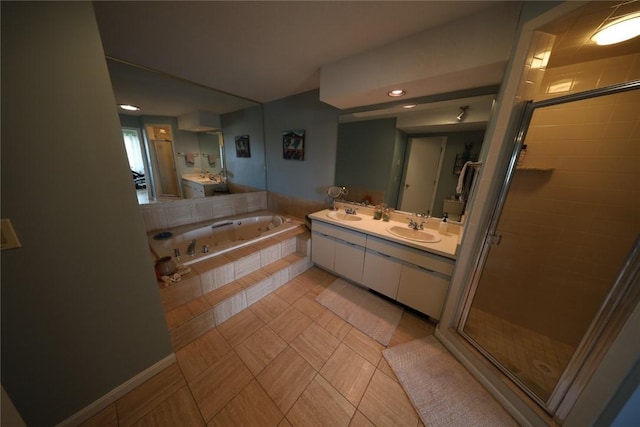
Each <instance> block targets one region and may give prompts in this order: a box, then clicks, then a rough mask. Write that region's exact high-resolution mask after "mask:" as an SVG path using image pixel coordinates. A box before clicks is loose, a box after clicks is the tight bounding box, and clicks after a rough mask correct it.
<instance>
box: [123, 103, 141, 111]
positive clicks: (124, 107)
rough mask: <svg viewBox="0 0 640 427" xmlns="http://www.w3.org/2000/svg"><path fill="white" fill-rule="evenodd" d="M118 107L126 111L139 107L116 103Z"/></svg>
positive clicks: (138, 108) (135, 109)
mask: <svg viewBox="0 0 640 427" xmlns="http://www.w3.org/2000/svg"><path fill="white" fill-rule="evenodd" d="M118 107H120V108H122V109H123V110H127V111H138V110H140V107H138V106H136V105H131V104H118Z"/></svg>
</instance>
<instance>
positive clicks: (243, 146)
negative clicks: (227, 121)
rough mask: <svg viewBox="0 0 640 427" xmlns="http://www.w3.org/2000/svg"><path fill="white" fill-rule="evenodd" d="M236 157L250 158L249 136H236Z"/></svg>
mask: <svg viewBox="0 0 640 427" xmlns="http://www.w3.org/2000/svg"><path fill="white" fill-rule="evenodd" d="M235 139H236V157H251V144H250V142H249V135H240V136H236V138H235Z"/></svg>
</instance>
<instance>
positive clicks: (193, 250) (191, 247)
mask: <svg viewBox="0 0 640 427" xmlns="http://www.w3.org/2000/svg"><path fill="white" fill-rule="evenodd" d="M195 254H196V239H193V240H192V241H191V243H189V246H187V255H195Z"/></svg>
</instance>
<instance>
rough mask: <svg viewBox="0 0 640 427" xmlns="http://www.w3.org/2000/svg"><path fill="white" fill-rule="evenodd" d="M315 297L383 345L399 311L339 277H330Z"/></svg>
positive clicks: (388, 336) (396, 321)
mask: <svg viewBox="0 0 640 427" xmlns="http://www.w3.org/2000/svg"><path fill="white" fill-rule="evenodd" d="M316 301H318V302H319V303H320V304H322V305H324V306H325V307H327V308H328V309H329V310H331V311H333V312H334V313H335V314H337V315H338V316H340V317H342V318H343V319H344V320H346V321H347V322H349V323H350V324H351V325H352V326H354V327H355V328H358V329H360V330H361V331H362V332H364V333H365V334H367V335H369V336H370V337H371V338H373V339H374V340H376V341H378V342H379V343H380V344H382V345H384V346H386V345H388V344H389V341H391V336H392V335H393V332H394V331H395V329H396V326H398V322H399V321H400V317H401V316H402V311H403V310H402V307H399V306H397V305H395V304H393V303H391V302H388V301H385V300H384V299H382V298H380V297H378V296H375V295H374V294H372V293H370V292H369V291H367V290H366V289H364V288H361V287H359V286H356V285H354V284H351V283H349V282H347V281H346V280H343V279H337V280H336V281H334V282H333V283H332V284H331V285H330V286H329V287H328V288H327V289H325V290H324V291H322V293H321V294H320V295H318V296H317V297H316Z"/></svg>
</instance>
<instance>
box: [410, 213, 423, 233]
mask: <svg viewBox="0 0 640 427" xmlns="http://www.w3.org/2000/svg"><path fill="white" fill-rule="evenodd" d="M414 216H416V214H412V215H411V218H407V219H408V220H409V225H408V227H409V228H411V229H413V230H424V223H425V222H426V221H421V222H420V224H418V221H414V220H413V218H414ZM417 216H418V217H423V218H424V217H425V216H424V215H421V214H418V215H417ZM426 218H427V220H428V217H426Z"/></svg>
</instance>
